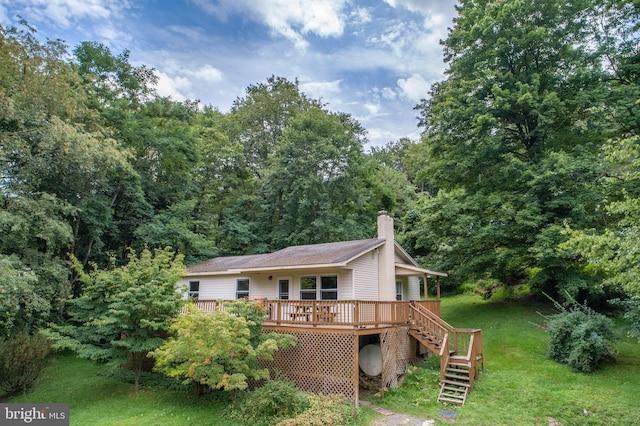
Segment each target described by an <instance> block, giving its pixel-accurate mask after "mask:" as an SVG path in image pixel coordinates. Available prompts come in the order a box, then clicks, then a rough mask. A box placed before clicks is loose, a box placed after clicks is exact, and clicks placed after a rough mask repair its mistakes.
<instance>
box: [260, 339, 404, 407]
mask: <svg viewBox="0 0 640 426" xmlns="http://www.w3.org/2000/svg"><path fill="white" fill-rule="evenodd" d="M272 331H277V332H279V333H287V334H292V335H294V336H296V337H297V339H298V344H297V345H296V346H294V347H293V348H288V349H283V350H279V351H277V352H276V353H275V354H274V359H273V361H261V362H260V365H261V366H262V367H263V368H268V369H269V370H270V371H271V375H272V377H274V376H277V375H278V374H280V375H282V376H284V377H286V378H288V379H289V380H291V381H293V382H294V383H295V385H296V387H298V388H299V389H302V390H304V391H308V392H314V393H322V394H343V395H344V396H345V397H347V398H349V399H351V400H352V401H357V400H358V391H359V375H358V371H359V369H358V350H359V349H360V348H358V347H357V345H358V335H359V334H368V333H363V331H360V332H355V331H352V332H348V333H345V332H342V333H340V332H335V331H333V330H309V329H283V328H280V329H278V330H272ZM379 335H380V349H381V353H382V384H383V386H385V387H389V388H395V387H397V386H398V385H399V380H398V378H399V377H401V376H402V375H403V374H404V372H405V369H406V367H407V365H409V364H411V363H412V362H414V361H415V359H416V358H415V354H416V349H417V344H416V341H415V339H413V338H411V337H410V336H409V334H408V328H407V327H394V328H389V329H387V330H384V331H382V332H381V333H380V334H379Z"/></svg>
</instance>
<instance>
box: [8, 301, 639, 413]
mask: <svg viewBox="0 0 640 426" xmlns="http://www.w3.org/2000/svg"><path fill="white" fill-rule="evenodd" d="M541 311H544V312H549V310H548V307H547V306H545V305H536V304H531V303H514V302H509V303H489V302H485V301H482V300H481V299H479V298H477V297H474V296H466V295H464V296H455V297H450V298H446V299H444V300H443V316H444V318H445V320H447V321H448V322H449V323H451V324H452V325H454V326H456V327H477V328H482V333H483V340H484V349H485V360H486V369H485V371H484V373H481V375H480V378H479V380H477V381H476V382H475V387H474V390H473V392H472V393H471V394H470V396H469V399H468V400H467V403H466V404H465V406H464V407H462V408H459V407H454V406H450V405H444V404H442V403H438V402H436V399H437V396H438V389H439V387H438V380H439V372H438V359H437V358H435V357H434V358H432V359H430V360H428V361H427V363H426V364H425V366H423V367H421V368H419V369H418V371H417V372H415V373H413V374H408V375H407V379H406V380H405V382H404V384H403V385H402V386H401V387H400V388H399V389H397V390H393V391H390V392H387V393H386V394H385V395H384V397H383V398H379V397H373V396H372V397H368V398H367V399H368V400H370V401H371V402H373V403H374V404H376V405H379V406H382V407H384V408H388V409H390V410H393V411H396V412H398V413H403V414H409V415H414V416H417V417H421V418H424V419H435V420H436V422H437V424H450V421H447V419H446V418H445V417H442V416H441V415H440V414H439V411H440V410H442V409H447V410H451V411H455V412H456V417H455V424H457V425H544V426H546V425H548V423H549V420H548V419H549V418H553V419H555V420H557V421H558V422H559V423H560V424H562V425H565V426H567V425H634V424H640V344H639V343H638V342H636V341H631V340H629V339H625V340H623V341H621V342H620V344H619V346H618V348H619V357H618V361H617V362H616V363H613V364H609V365H606V366H605V367H604V368H603V369H601V370H598V371H596V372H594V373H592V374H580V373H573V372H572V371H571V370H570V369H569V368H567V367H565V366H561V365H558V364H556V363H555V362H552V361H550V360H548V359H547V358H546V356H545V352H546V344H547V336H546V334H545V333H544V332H543V331H542V330H541V329H540V328H539V327H536V326H535V325H534V324H533V323H535V324H540V323H541V322H542V321H543V319H542V317H540V316H539V315H538V313H537V312H541ZM100 370H101V367H100V366H98V365H96V364H94V363H91V362H88V361H84V360H79V359H76V358H75V357H73V356H72V355H58V356H57V357H55V358H53V359H52V362H51V363H50V365H49V367H48V368H47V369H46V370H45V371H44V372H43V374H42V376H41V381H40V384H39V386H38V387H37V388H36V389H35V390H34V391H33V392H31V393H28V394H27V395H26V396H20V397H16V398H12V399H11V400H10V401H11V402H50V403H56V402H59V403H69V404H70V412H71V413H70V414H71V424H72V425H96V426H102V425H136V426H137V425H237V424H238V423H237V422H235V421H233V420H232V419H231V418H230V412H231V410H230V409H229V406H230V405H229V404H230V403H229V400H228V399H227V398H226V397H224V396H222V397H221V396H217V397H216V396H214V395H213V394H209V395H207V396H205V397H202V398H195V397H193V396H192V395H191V394H190V393H188V392H180V391H174V390H169V389H165V388H160V387H145V386H143V387H142V389H141V391H140V392H139V393H138V394H136V393H135V392H134V391H133V385H131V384H128V383H123V382H121V381H120V380H119V379H117V378H115V377H105V376H102V375H99V374H98V373H99V371H100ZM5 402H6V401H5ZM585 413H586V414H585ZM375 416H376V415H375V414H374V413H373V411H371V410H369V409H367V408H362V409H361V410H360V411H359V414H358V418H357V419H356V421H355V424H358V425H367V424H370V423H371V419H373V418H374V417H375Z"/></svg>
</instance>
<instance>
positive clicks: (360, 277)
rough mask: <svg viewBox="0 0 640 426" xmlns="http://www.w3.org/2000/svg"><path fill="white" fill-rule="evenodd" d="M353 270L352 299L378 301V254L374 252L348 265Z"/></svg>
mask: <svg viewBox="0 0 640 426" xmlns="http://www.w3.org/2000/svg"><path fill="white" fill-rule="evenodd" d="M349 267H351V269H352V270H353V297H352V299H357V300H378V254H377V253H376V250H373V251H371V252H369V253H366V254H365V255H363V256H360V257H359V258H357V259H355V260H354V261H352V262H350V263H349Z"/></svg>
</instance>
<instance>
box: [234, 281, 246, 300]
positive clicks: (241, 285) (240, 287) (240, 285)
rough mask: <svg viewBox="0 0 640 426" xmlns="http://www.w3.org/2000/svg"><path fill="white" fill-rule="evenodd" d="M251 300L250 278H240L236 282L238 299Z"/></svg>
mask: <svg viewBox="0 0 640 426" xmlns="http://www.w3.org/2000/svg"><path fill="white" fill-rule="evenodd" d="M248 298H249V278H238V279H237V280H236V299H248Z"/></svg>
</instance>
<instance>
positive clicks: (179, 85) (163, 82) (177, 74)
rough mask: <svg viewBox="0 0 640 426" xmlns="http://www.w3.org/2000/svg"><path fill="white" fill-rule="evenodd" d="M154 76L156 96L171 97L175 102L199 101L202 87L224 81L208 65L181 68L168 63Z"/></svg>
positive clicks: (216, 70) (217, 72) (220, 73)
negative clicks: (156, 78)
mask: <svg viewBox="0 0 640 426" xmlns="http://www.w3.org/2000/svg"><path fill="white" fill-rule="evenodd" d="M156 74H157V75H158V85H157V86H156V89H157V91H158V94H159V95H160V96H171V98H172V99H174V100H176V101H184V100H186V99H191V100H195V99H199V98H200V96H202V89H203V88H204V87H207V86H208V85H211V84H216V83H220V82H222V81H223V79H224V74H223V73H222V71H220V70H219V69H217V68H215V67H213V66H211V65H209V64H206V65H204V66H201V67H197V68H184V67H183V68H181V67H178V66H177V64H175V63H172V62H168V63H166V64H165V67H163V70H157V71H156Z"/></svg>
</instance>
